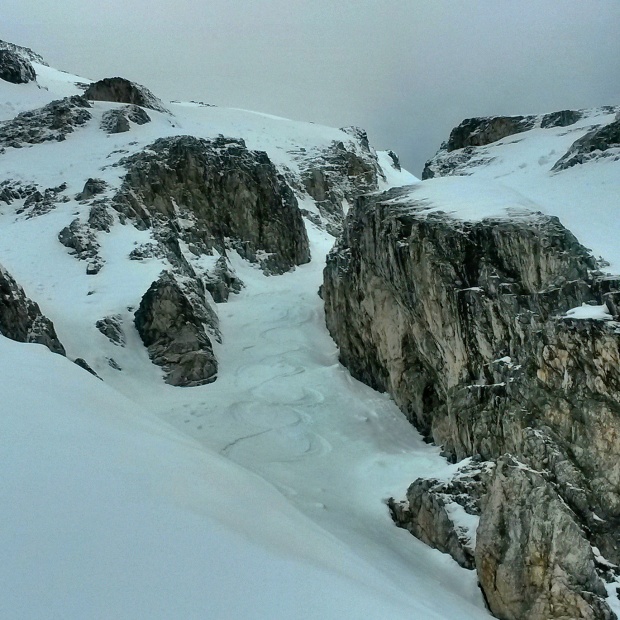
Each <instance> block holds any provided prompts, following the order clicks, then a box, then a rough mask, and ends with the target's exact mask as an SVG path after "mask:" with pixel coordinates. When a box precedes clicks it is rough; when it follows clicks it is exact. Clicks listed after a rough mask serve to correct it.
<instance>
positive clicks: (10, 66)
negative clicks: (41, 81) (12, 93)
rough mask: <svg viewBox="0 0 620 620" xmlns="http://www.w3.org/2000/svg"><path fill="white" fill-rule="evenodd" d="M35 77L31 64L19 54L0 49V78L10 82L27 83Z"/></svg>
mask: <svg viewBox="0 0 620 620" xmlns="http://www.w3.org/2000/svg"><path fill="white" fill-rule="evenodd" d="M36 79H37V74H36V72H35V70H34V67H33V66H32V64H31V63H30V62H29V61H28V60H27V59H26V58H24V57H23V56H21V55H20V54H18V53H16V52H13V51H11V50H8V49H0V80H4V81H5V82H11V83H12V84H28V82H33V81H34V80H36Z"/></svg>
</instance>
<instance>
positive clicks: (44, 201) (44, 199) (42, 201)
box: [7, 183, 70, 219]
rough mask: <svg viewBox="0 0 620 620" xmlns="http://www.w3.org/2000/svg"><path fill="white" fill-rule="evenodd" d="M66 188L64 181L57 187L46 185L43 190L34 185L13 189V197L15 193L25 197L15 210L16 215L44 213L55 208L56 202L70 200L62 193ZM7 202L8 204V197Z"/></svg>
mask: <svg viewBox="0 0 620 620" xmlns="http://www.w3.org/2000/svg"><path fill="white" fill-rule="evenodd" d="M66 189H67V184H66V183H62V184H60V185H58V186H57V187H47V188H45V189H44V190H43V191H41V190H39V189H38V188H37V187H36V186H34V185H31V186H26V187H21V188H19V189H17V190H16V191H14V193H13V197H15V195H16V194H17V195H18V196H20V197H22V198H23V197H25V200H24V204H23V205H22V206H21V207H20V208H18V209H17V210H16V211H15V212H16V213H17V214H18V215H23V216H24V217H25V218H26V219H30V218H33V217H37V216H39V215H45V214H46V213H49V212H50V211H52V210H53V209H55V208H56V206H57V205H58V204H60V203H63V202H68V201H69V200H70V198H69V196H66V195H63V194H64V192H65V190H66ZM7 202H9V204H10V199H9V200H7Z"/></svg>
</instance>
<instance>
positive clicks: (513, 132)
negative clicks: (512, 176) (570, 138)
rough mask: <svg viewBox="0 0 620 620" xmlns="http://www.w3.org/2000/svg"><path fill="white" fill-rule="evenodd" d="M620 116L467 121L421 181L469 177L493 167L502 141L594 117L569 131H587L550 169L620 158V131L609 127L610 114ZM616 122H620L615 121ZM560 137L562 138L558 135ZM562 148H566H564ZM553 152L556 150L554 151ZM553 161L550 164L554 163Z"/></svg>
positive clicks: (596, 112)
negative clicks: (477, 171)
mask: <svg viewBox="0 0 620 620" xmlns="http://www.w3.org/2000/svg"><path fill="white" fill-rule="evenodd" d="M618 113H620V108H618V107H612V106H609V107H604V108H595V109H591V110H561V111H559V112H552V113H550V114H543V115H538V116H493V117H488V118H473V119H465V120H464V121H463V122H462V123H461V124H460V125H459V126H458V127H455V128H454V129H453V130H452V132H451V134H450V139H449V140H448V141H447V142H445V143H444V144H442V146H441V148H440V149H439V151H438V152H437V153H436V154H435V156H434V157H433V158H432V159H431V160H429V161H428V162H426V165H425V166H424V171H423V172H422V179H432V178H435V177H441V176H448V175H469V174H472V171H473V170H475V169H476V168H480V167H482V166H486V165H488V164H491V163H492V162H493V161H494V159H495V158H496V157H497V156H498V152H497V150H498V149H497V148H496V147H500V146H502V144H503V143H504V142H503V139H504V138H508V137H510V136H516V137H515V138H513V140H515V141H518V140H521V139H522V137H521V136H520V135H519V134H523V133H525V132H527V131H530V130H531V129H538V128H541V129H546V130H551V129H554V128H562V127H570V126H571V125H574V124H575V123H577V122H578V121H583V120H584V119H588V118H591V119H592V125H590V126H589V127H582V128H581V129H580V128H573V127H571V129H569V130H566V131H567V132H568V131H582V132H585V131H588V133H587V134H586V135H585V136H582V137H581V138H580V139H578V140H577V141H576V142H575V143H574V144H573V145H572V146H571V148H570V149H569V151H568V152H567V153H566V155H564V156H563V157H561V158H560V159H559V161H557V162H556V163H555V165H554V166H553V168H551V170H552V171H558V170H564V169H565V168H568V167H570V166H574V165H575V164H579V163H584V162H586V161H590V160H591V159H596V158H599V157H614V158H620V153H619V151H618V131H617V126H616V127H614V123H613V122H612V123H611V124H609V115H611V114H618ZM616 123H617V119H616ZM556 134H557V135H562V134H561V133H559V132H556ZM561 148H562V149H564V148H565V146H562V147H561ZM551 152H552V153H553V152H554V151H551ZM547 159H548V157H547V156H545V157H542V158H541V159H540V160H539V161H538V165H544V164H545V163H546V162H547ZM552 162H553V160H550V161H549V164H551V163H552Z"/></svg>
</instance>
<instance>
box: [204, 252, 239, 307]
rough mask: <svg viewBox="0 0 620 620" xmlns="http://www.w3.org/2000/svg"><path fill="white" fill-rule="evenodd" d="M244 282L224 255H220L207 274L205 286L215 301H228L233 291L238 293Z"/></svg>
mask: <svg viewBox="0 0 620 620" xmlns="http://www.w3.org/2000/svg"><path fill="white" fill-rule="evenodd" d="M243 286H244V284H243V282H242V281H241V279H240V278H239V277H237V274H236V273H235V271H234V269H233V268H232V267H231V265H230V263H229V262H228V261H227V260H226V258H225V257H224V256H220V257H219V258H218V259H217V261H216V262H215V266H214V267H213V269H212V270H211V271H210V272H209V273H208V274H207V275H206V276H205V288H206V289H207V290H208V291H209V293H211V297H213V301H214V302H215V303H218V304H219V303H224V302H226V301H228V298H229V297H230V294H231V293H238V292H239V291H240V290H241V289H242V288H243Z"/></svg>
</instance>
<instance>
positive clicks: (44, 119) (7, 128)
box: [0, 95, 92, 148]
mask: <svg viewBox="0 0 620 620" xmlns="http://www.w3.org/2000/svg"><path fill="white" fill-rule="evenodd" d="M90 107H91V106H90V103H88V101H87V100H86V99H85V98H84V97H82V96H81V95H74V96H73V97H67V98H65V99H58V100H56V101H52V102H51V103H48V104H47V105H46V106H43V107H42V108H37V109H36V110H29V111H28V112H22V113H21V114H18V115H17V116H16V117H15V118H14V119H12V120H10V121H3V122H0V146H11V147H14V148H21V147H22V146H23V145H24V144H40V143H42V142H49V141H57V142H61V141H62V140H65V139H66V137H67V135H68V134H70V133H72V132H73V131H75V129H76V128H77V127H82V126H83V125H85V124H86V123H87V122H88V121H89V120H90V119H91V118H92V116H91V113H90V112H89V111H88V108H90Z"/></svg>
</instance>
